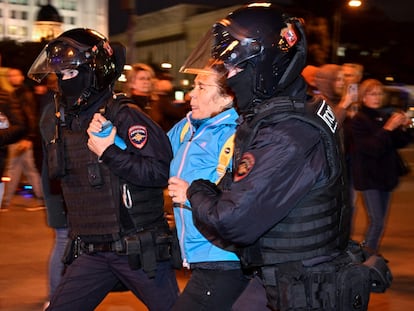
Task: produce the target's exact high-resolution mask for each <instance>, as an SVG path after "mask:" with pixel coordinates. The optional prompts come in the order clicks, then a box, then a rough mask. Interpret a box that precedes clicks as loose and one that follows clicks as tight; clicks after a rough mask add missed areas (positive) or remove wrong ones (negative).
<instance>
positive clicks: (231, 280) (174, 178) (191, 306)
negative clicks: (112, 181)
mask: <svg viewBox="0 0 414 311" xmlns="http://www.w3.org/2000/svg"><path fill="white" fill-rule="evenodd" d="M211 68H212V69H210V70H209V71H203V72H200V73H199V74H198V75H197V76H196V78H195V81H194V82H195V84H194V88H193V90H192V91H191V93H190V97H191V103H190V105H191V111H190V112H189V113H188V114H187V116H186V118H184V119H183V120H181V121H180V122H178V123H177V124H176V125H175V126H174V127H173V128H172V129H171V130H170V131H169V132H168V136H169V138H170V141H171V145H172V148H173V153H174V158H173V160H172V162H171V167H170V176H171V177H170V180H169V186H168V191H169V195H170V196H171V197H172V200H173V202H174V217H175V222H176V228H177V234H178V238H179V241H180V247H181V254H182V259H183V266H184V267H185V268H188V269H191V271H192V274H191V278H190V280H189V282H188V283H187V285H186V288H185V289H184V291H183V293H182V294H181V295H180V297H179V299H178V301H177V303H176V305H175V307H174V309H173V310H209V311H212V310H230V309H231V306H232V304H233V302H234V301H235V300H236V298H237V297H238V296H239V294H240V293H241V292H242V291H243V289H244V288H245V286H246V284H247V279H246V278H245V277H244V276H243V273H242V271H241V268H240V263H239V259H238V257H237V256H236V254H234V253H232V252H230V251H227V250H224V249H222V248H219V247H217V246H215V245H213V244H212V243H211V242H209V241H208V240H207V239H206V238H205V237H204V236H203V235H202V234H201V233H200V232H199V231H198V230H197V229H196V227H195V226H194V223H193V219H192V211H191V205H190V202H189V201H188V200H187V198H186V190H187V188H188V185H189V184H190V183H191V182H192V181H193V180H195V179H199V178H203V179H208V180H210V181H211V182H214V183H218V182H219V181H220V180H221V178H222V177H223V175H224V174H225V172H226V170H227V168H230V167H231V158H232V154H233V139H234V132H235V130H236V120H237V118H238V114H237V113H236V110H235V109H234V108H233V95H232V93H231V91H230V89H228V88H227V86H226V84H225V81H226V70H225V68H224V66H223V65H222V64H216V65H213V66H212V67H211Z"/></svg>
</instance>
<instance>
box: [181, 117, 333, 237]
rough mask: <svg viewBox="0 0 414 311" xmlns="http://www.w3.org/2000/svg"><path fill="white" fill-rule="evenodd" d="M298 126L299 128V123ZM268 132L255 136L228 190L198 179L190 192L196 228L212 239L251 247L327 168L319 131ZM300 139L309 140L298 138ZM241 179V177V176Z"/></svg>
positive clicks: (273, 130) (274, 130) (272, 130)
mask: <svg viewBox="0 0 414 311" xmlns="http://www.w3.org/2000/svg"><path fill="white" fill-rule="evenodd" d="M296 126H297V125H296ZM292 130H295V129H294V128H290V129H288V130H286V131H285V130H277V129H276V128H268V129H265V130H263V131H262V133H259V134H258V135H257V137H259V138H256V139H255V141H254V142H253V143H252V144H251V146H255V147H254V148H253V147H252V148H250V149H249V150H248V151H247V152H246V153H245V154H244V155H243V157H242V161H241V163H240V164H239V167H238V168H236V170H237V172H234V173H233V175H234V176H235V177H234V178H233V183H232V184H231V188H230V190H228V191H223V192H222V191H220V190H219V188H218V187H216V186H215V185H214V184H213V183H210V182H207V181H205V180H197V181H194V182H193V183H192V184H191V185H190V188H189V189H188V191H187V197H188V199H189V200H190V202H191V206H192V208H193V217H194V220H195V224H196V226H197V228H198V229H199V230H200V231H201V232H202V233H203V234H204V235H206V237H207V238H208V239H209V240H212V241H214V240H215V239H217V238H218V239H219V240H225V241H227V242H230V243H234V244H238V245H248V244H251V243H253V242H254V241H255V240H256V239H258V238H259V237H260V236H261V235H262V234H263V233H265V232H266V231H267V230H269V229H270V228H271V227H273V226H274V225H275V224H276V223H278V222H279V221H280V220H281V219H283V217H285V216H286V215H287V214H288V213H289V211H290V210H291V209H292V208H293V207H294V206H295V205H296V204H297V203H298V202H299V201H300V200H301V198H302V197H303V196H304V195H305V194H306V193H307V192H308V191H309V190H310V189H311V188H312V187H313V186H314V185H315V183H316V182H317V180H318V179H319V178H321V177H320V175H321V174H322V172H324V170H325V169H326V162H325V161H324V154H323V152H322V151H321V147H320V145H321V142H319V143H318V141H320V139H319V137H318V133H316V132H315V131H312V130H311V129H310V128H309V127H307V131H306V133H307V134H306V135H305V134H304V133H305V132H302V133H300V131H297V132H298V134H294V135H292ZM300 135H303V137H306V141H304V139H303V138H302V139H300V138H299V137H300ZM237 175H238V176H237Z"/></svg>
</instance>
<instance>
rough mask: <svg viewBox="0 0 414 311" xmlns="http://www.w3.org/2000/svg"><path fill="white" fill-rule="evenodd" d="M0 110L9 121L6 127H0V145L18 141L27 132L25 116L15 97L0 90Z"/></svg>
mask: <svg viewBox="0 0 414 311" xmlns="http://www.w3.org/2000/svg"><path fill="white" fill-rule="evenodd" d="M0 111H1V112H2V113H3V114H4V115H5V116H6V118H7V120H8V123H9V124H8V127H7V128H4V129H0V146H4V145H8V144H12V143H15V142H17V141H19V140H20V139H21V138H22V137H24V135H25V134H26V132H27V126H26V124H27V122H26V118H25V116H24V114H23V112H22V110H21V109H20V105H19V103H18V102H17V101H16V99H15V98H14V97H13V96H11V95H10V94H9V93H7V92H5V91H2V90H0Z"/></svg>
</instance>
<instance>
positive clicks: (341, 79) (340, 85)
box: [334, 71, 345, 96]
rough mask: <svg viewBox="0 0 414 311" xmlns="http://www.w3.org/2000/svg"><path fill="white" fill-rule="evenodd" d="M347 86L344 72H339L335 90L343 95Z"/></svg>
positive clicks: (337, 93)
mask: <svg viewBox="0 0 414 311" xmlns="http://www.w3.org/2000/svg"><path fill="white" fill-rule="evenodd" d="M344 87H345V79H344V72H343V71H340V72H338V75H337V76H336V79H335V82H334V92H335V94H336V95H339V96H342V94H343V92H344Z"/></svg>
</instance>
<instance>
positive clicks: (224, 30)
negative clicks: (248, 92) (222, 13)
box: [180, 20, 262, 74]
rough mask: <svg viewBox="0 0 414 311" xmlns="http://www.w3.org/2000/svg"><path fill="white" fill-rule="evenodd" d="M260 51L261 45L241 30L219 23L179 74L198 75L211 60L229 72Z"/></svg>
mask: <svg viewBox="0 0 414 311" xmlns="http://www.w3.org/2000/svg"><path fill="white" fill-rule="evenodd" d="M224 21H226V20H224ZM261 51H262V46H261V44H260V43H259V42H258V41H257V40H256V39H253V38H248V37H246V36H244V34H243V31H242V29H237V26H236V25H234V23H233V24H226V25H223V22H219V23H216V24H215V25H214V26H213V29H212V30H210V31H208V32H207V33H206V34H205V35H204V37H203V38H202V39H201V40H200V42H199V43H198V45H197V46H196V48H195V49H194V50H193V52H192V53H191V54H190V56H189V57H188V58H187V59H186V61H185V62H184V64H183V66H182V67H181V68H180V72H183V73H193V74H198V73H200V71H202V70H203V68H204V67H205V65H206V63H207V62H208V60H209V59H211V58H213V59H216V60H218V61H220V62H223V63H224V65H225V66H226V67H227V68H228V69H229V70H230V69H232V68H234V67H237V66H238V65H239V64H240V63H242V62H244V61H246V60H248V59H250V58H253V57H255V56H257V55H258V54H260V53H261Z"/></svg>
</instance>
